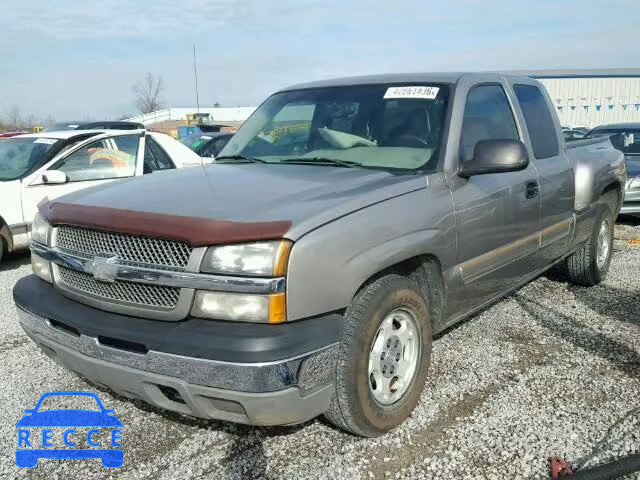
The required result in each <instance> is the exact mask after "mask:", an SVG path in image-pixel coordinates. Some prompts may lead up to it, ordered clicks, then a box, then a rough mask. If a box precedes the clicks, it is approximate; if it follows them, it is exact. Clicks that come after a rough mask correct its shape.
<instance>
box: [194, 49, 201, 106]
mask: <svg viewBox="0 0 640 480" xmlns="http://www.w3.org/2000/svg"><path fill="white" fill-rule="evenodd" d="M193 74H194V76H195V78H196V106H197V107H198V113H200V96H199V95H198V68H197V66H196V44H195V43H194V44H193Z"/></svg>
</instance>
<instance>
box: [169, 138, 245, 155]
mask: <svg viewBox="0 0 640 480" xmlns="http://www.w3.org/2000/svg"><path fill="white" fill-rule="evenodd" d="M231 137H233V133H210V134H206V135H205V134H201V133H199V134H195V135H189V136H187V137H183V138H181V139H180V142H182V143H184V144H185V145H186V146H187V147H189V148H190V149H191V150H193V151H194V152H196V153H197V154H198V155H200V156H201V157H203V158H216V156H217V155H218V154H219V153H220V151H221V150H222V149H223V148H224V147H225V145H226V144H227V142H229V140H231Z"/></svg>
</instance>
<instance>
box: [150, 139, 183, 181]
mask: <svg viewBox="0 0 640 480" xmlns="http://www.w3.org/2000/svg"><path fill="white" fill-rule="evenodd" d="M170 168H176V167H175V165H174V164H173V162H172V161H171V159H170V158H169V155H167V154H166V153H165V151H164V150H163V149H162V147H161V146H160V145H158V142H156V141H155V140H154V139H153V138H151V137H150V136H148V135H147V137H146V138H145V144H144V173H151V172H155V171H156V170H168V169H170Z"/></svg>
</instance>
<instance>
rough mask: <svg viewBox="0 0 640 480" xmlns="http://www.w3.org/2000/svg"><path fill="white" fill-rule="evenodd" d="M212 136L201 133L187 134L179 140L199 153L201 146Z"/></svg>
mask: <svg viewBox="0 0 640 480" xmlns="http://www.w3.org/2000/svg"><path fill="white" fill-rule="evenodd" d="M212 138H213V137H211V136H210V135H202V134H201V133H198V134H195V135H187V136H186V137H182V138H181V139H180V142H181V143H182V144H184V145H186V146H187V147H189V148H190V149H191V150H193V151H194V152H196V153H200V150H202V147H203V146H204V144H205V143H207V142H208V141H209V140H211V139H212Z"/></svg>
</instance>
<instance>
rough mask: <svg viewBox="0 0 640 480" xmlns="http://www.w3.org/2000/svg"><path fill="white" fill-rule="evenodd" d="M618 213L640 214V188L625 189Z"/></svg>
mask: <svg viewBox="0 0 640 480" xmlns="http://www.w3.org/2000/svg"><path fill="white" fill-rule="evenodd" d="M620 213H640V188H633V189H627V190H626V191H625V192H624V201H623V202H622V208H621V209H620Z"/></svg>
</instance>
